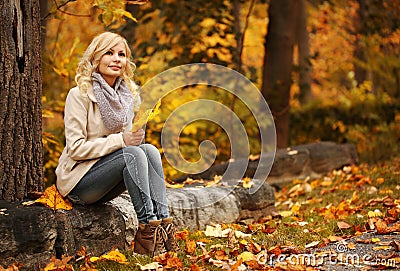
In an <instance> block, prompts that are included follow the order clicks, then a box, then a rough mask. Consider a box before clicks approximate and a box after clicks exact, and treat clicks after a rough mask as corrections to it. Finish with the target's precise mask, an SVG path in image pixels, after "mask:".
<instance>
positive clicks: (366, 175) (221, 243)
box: [59, 159, 400, 271]
mask: <svg viewBox="0 0 400 271" xmlns="http://www.w3.org/2000/svg"><path fill="white" fill-rule="evenodd" d="M399 198H400V159H395V160H393V161H391V162H387V163H381V164H379V165H368V164H362V165H360V166H352V167H346V168H344V169H342V170H337V171H332V172H330V173H329V174H327V175H325V176H322V177H321V178H319V179H313V180H308V179H307V180H293V182H292V183H291V184H288V185H287V186H285V187H283V188H282V189H281V190H280V191H276V207H277V211H278V212H279V213H280V214H281V215H282V216H280V215H276V216H268V217H265V218H263V219H261V220H260V221H250V222H249V221H243V222H240V223H237V224H227V225H222V229H226V228H230V229H232V230H237V231H241V232H242V233H245V234H251V237H246V238H238V237H235V236H234V234H230V235H229V236H228V237H219V238H216V237H209V236H206V235H205V233H204V232H203V231H192V232H189V231H187V230H184V231H181V232H179V233H178V235H177V237H178V243H179V245H180V248H181V252H179V253H177V254H165V255H161V256H159V257H155V258H154V259H152V258H150V257H147V256H134V255H133V254H132V252H131V251H124V252H123V253H124V254H125V256H126V258H127V262H128V264H119V263H115V262H112V261H101V262H96V263H90V262H87V263H86V267H85V262H84V261H83V260H82V261H78V262H75V263H74V264H73V268H74V269H73V270H91V269H89V266H90V267H91V268H93V269H92V270H95V269H97V270H104V271H106V270H107V271H112V270H118V271H124V270H141V269H140V266H139V265H138V264H140V265H142V266H144V265H146V264H149V263H151V262H153V261H158V262H160V264H161V265H162V266H163V267H164V270H165V269H166V270H221V269H223V266H224V264H225V266H226V265H229V266H231V267H232V266H233V265H234V263H235V262H236V263H237V262H238V261H240V260H238V259H239V258H240V257H241V256H240V255H242V256H243V255H246V256H248V255H249V254H248V253H250V254H251V255H254V256H255V255H258V254H259V253H262V252H263V251H267V252H268V251H269V252H271V251H273V250H274V249H279V250H281V251H284V250H285V249H286V250H289V251H293V252H295V253H301V252H302V251H304V250H305V247H306V245H307V244H310V243H311V242H314V241H319V242H320V243H327V242H330V241H329V240H332V238H335V237H346V236H354V235H357V234H360V233H362V232H365V231H368V230H369V224H368V221H369V219H370V217H371V215H373V214H376V215H381V217H382V218H387V219H389V220H390V221H397V220H398V219H399V215H398V214H399V213H400V201H399V200H396V199H399ZM376 210H379V212H378V211H376ZM338 222H345V223H347V224H348V226H349V227H339V224H338ZM193 242H195V249H193V247H192V248H190V247H189V243H192V244H193ZM246 253H247V254H246ZM211 259H212V260H211ZM87 260H88V259H87ZM252 264H253V265H255V266H252V267H253V268H254V267H255V268H256V269H257V266H258V267H259V268H265V269H264V270H273V269H271V268H272V267H265V266H262V267H260V266H259V265H257V264H256V263H254V262H252V261H250V260H248V259H247V261H246V265H247V266H251V265H252ZM267 268H268V269H267ZM232 269H234V268H233V267H232ZM59 270H72V269H59Z"/></svg>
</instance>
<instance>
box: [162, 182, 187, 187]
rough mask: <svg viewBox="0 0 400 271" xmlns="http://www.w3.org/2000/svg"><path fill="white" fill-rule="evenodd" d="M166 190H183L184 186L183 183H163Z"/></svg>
mask: <svg viewBox="0 0 400 271" xmlns="http://www.w3.org/2000/svg"><path fill="white" fill-rule="evenodd" d="M165 186H166V187H167V188H183V187H184V186H185V184H184V183H177V184H170V183H168V182H166V183H165Z"/></svg>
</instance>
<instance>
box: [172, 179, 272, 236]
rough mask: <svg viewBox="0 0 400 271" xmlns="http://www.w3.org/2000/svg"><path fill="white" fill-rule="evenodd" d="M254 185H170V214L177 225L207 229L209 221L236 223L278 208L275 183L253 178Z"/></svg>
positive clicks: (255, 217)
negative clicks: (248, 187)
mask: <svg viewBox="0 0 400 271" xmlns="http://www.w3.org/2000/svg"><path fill="white" fill-rule="evenodd" d="M253 182H254V185H253V187H252V188H250V189H247V188H244V187H243V186H236V185H235V184H236V182H234V181H229V182H227V183H226V184H225V186H214V187H201V188H196V187H184V188H178V189H168V190H167V199H168V204H169V206H170V211H171V215H172V216H173V217H174V220H175V224H176V226H177V227H178V228H181V229H182V228H188V229H201V230H202V229H205V227H206V226H207V225H213V224H221V223H235V222H238V221H240V220H243V219H247V218H254V219H258V218H261V217H263V216H267V215H270V214H272V212H274V211H275V206H274V204H275V196H274V191H273V189H272V187H271V186H270V185H268V184H266V183H265V182H264V181H260V180H253Z"/></svg>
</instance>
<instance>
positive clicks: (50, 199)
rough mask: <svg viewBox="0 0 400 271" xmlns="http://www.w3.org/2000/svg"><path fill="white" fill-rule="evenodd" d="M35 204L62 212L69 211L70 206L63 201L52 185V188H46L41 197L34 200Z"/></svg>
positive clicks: (65, 200) (67, 202) (66, 201)
mask: <svg viewBox="0 0 400 271" xmlns="http://www.w3.org/2000/svg"><path fill="white" fill-rule="evenodd" d="M35 202H39V203H42V204H44V205H45V206H46V207H49V208H51V209H53V210H57V209H64V210H71V209H72V204H71V203H70V202H69V201H68V200H67V199H64V198H63V196H61V194H60V193H59V192H58V190H57V188H56V186H55V185H54V184H53V185H52V186H50V187H48V188H47V189H46V190H45V191H44V193H43V195H42V196H41V197H40V198H38V199H37V200H35Z"/></svg>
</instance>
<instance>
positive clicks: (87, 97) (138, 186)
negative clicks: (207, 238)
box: [56, 32, 177, 256]
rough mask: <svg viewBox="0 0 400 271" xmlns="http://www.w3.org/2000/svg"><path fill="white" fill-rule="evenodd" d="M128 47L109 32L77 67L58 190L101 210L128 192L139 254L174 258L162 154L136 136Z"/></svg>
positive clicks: (139, 134) (68, 106) (135, 104)
mask: <svg viewBox="0 0 400 271" xmlns="http://www.w3.org/2000/svg"><path fill="white" fill-rule="evenodd" d="M130 57H131V51H130V49H129V47H128V44H127V41H126V40H125V39H124V38H123V37H121V36H120V35H118V34H115V33H111V32H105V33H103V34H101V35H99V36H97V37H95V38H94V39H93V41H92V42H91V44H90V45H89V47H88V48H87V49H86V51H85V53H84V55H83V57H82V60H81V62H80V63H79V65H78V69H77V74H76V77H75V81H76V83H77V86H76V87H74V88H72V89H71V90H70V91H69V93H68V95H67V99H66V102H65V116H64V125H65V137H66V146H65V148H64V151H63V153H62V154H61V156H60V159H59V164H58V167H57V169H56V175H57V188H58V190H59V191H60V193H61V194H62V195H63V196H67V197H68V198H69V199H70V200H71V201H72V202H73V203H78V204H93V203H104V202H107V201H109V200H111V199H113V198H115V197H117V196H118V195H120V194H121V193H122V192H124V191H125V190H128V192H129V194H130V196H131V199H132V203H133V205H134V207H135V211H136V215H137V218H138V221H139V228H138V231H137V234H136V237H135V244H134V251H135V252H137V253H140V254H147V255H150V256H153V255H156V254H159V253H162V252H165V250H167V251H169V250H176V249H177V244H176V242H175V239H174V227H173V224H172V218H171V217H169V211H168V205H167V200H166V195H165V183H164V173H163V169H162V164H161V157H160V153H159V152H158V150H157V148H155V147H154V146H153V145H150V144H142V141H143V139H144V131H143V129H141V130H139V131H134V132H133V131H132V120H133V117H134V113H133V112H134V109H137V108H138V107H139V105H140V98H139V95H138V93H137V92H136V85H135V84H134V83H133V81H132V80H131V79H130V78H132V76H133V71H134V69H135V65H134V63H132V62H131V61H130Z"/></svg>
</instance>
